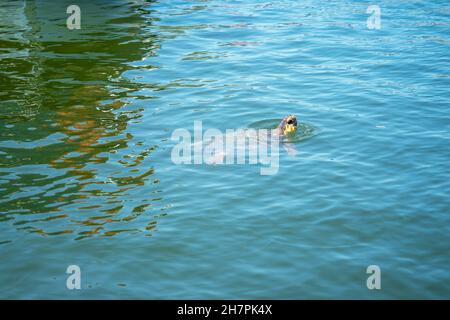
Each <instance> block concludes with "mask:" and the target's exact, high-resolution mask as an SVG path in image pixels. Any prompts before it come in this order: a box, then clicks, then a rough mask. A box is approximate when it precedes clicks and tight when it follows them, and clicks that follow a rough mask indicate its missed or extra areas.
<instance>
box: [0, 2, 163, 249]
mask: <svg viewBox="0 0 450 320" xmlns="http://www.w3.org/2000/svg"><path fill="white" fill-rule="evenodd" d="M69 4H71V3H70V2H69V1H60V2H58V3H55V2H54V1H48V2H47V1H17V2H11V3H10V4H8V5H5V6H2V17H10V18H9V19H4V20H2V23H1V25H0V31H2V32H1V33H0V44H1V48H2V50H1V52H0V57H1V64H0V77H1V79H2V81H1V90H0V101H1V102H0V104H1V111H0V122H1V129H0V164H1V172H0V199H1V206H2V213H0V223H2V224H8V225H10V226H12V227H15V228H16V229H17V230H22V231H25V232H29V233H35V234H39V235H43V236H57V235H71V236H72V237H74V239H76V240H79V239H83V238H86V237H93V236H108V237H109V236H115V235H118V234H123V233H130V232H131V233H135V232H142V233H144V234H149V233H151V232H153V231H154V228H155V225H156V221H157V220H158V219H159V218H160V217H161V216H163V215H165V209H166V207H165V206H164V205H163V204H162V202H163V201H162V200H163V197H162V196H161V195H160V193H161V189H160V183H159V180H158V179H157V177H156V171H157V170H156V168H155V164H154V163H153V162H152V159H151V157H152V153H154V152H155V151H156V150H157V149H158V144H157V141H155V140H153V141H151V139H149V140H148V141H147V140H145V141H143V140H142V139H141V140H139V139H138V138H136V137H134V135H133V133H132V132H133V129H132V128H131V127H130V123H131V122H136V121H139V118H140V117H141V116H142V114H141V113H142V109H141V108H137V107H134V106H133V103H132V102H133V99H135V98H136V97H138V98H139V99H143V98H145V99H152V98H154V97H152V96H150V95H146V96H143V95H142V93H139V94H137V91H138V90H141V88H142V85H141V84H139V83H137V82H134V81H132V80H130V79H129V78H126V77H124V76H123V73H124V72H126V71H130V70H133V69H136V68H141V67H140V66H133V64H132V63H133V62H135V61H141V60H143V59H144V58H145V57H146V56H151V55H156V49H157V48H158V47H159V41H160V40H159V39H158V36H157V35H156V34H153V33H152V32H151V31H149V30H150V29H149V28H148V27H150V26H151V24H152V17H151V9H149V8H150V7H148V6H146V7H144V6H142V5H140V4H139V2H138V3H135V4H125V3H122V2H120V1H118V2H116V1H112V2H96V1H92V2H83V9H84V10H83V20H82V21H83V22H82V29H81V30H77V31H69V30H68V29H67V28H66V26H65V19H66V17H67V15H66V12H65V10H66V8H67V6H68V5H69ZM147 68H148V69H151V68H156V66H147ZM170 85H171V84H169V85H159V84H154V85H149V86H148V87H149V88H151V89H159V90H164V89H165V88H166V87H167V86H170ZM135 93H136V94H135ZM9 241H11V239H2V242H1V243H8V242H9Z"/></svg>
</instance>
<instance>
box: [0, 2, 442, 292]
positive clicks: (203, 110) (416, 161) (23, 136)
mask: <svg viewBox="0 0 450 320" xmlns="http://www.w3.org/2000/svg"><path fill="white" fill-rule="evenodd" d="M71 2H72V1H65V0H64V1H58V2H55V1H43V0H42V1H39V0H37V1H2V2H1V4H0V59H1V60H0V107H1V109H0V125H1V126H0V166H1V167H0V208H1V209H0V212H1V213H0V256H1V263H0V284H1V285H0V298H8V299H9V298H50V299H60V298H69V299H71V298H76V299H79V298H88V299H92V298H97V299H109V298H140V299H147V298H148V299H167V298H188V299H198V298H205V299H208V298H210V299H218V298H236V299H244V298H245V299H247V298H272V299H281V298H286V299H310V298H326V299H328V298H339V299H355V298H358V299H359V298H362V299H380V298H401V299H403V298H424V299H431V298H438V299H444V298H445V299H448V298H450V270H449V268H450V216H449V215H450V200H449V192H450V182H449V177H450V166H449V164H448V163H449V162H448V161H449V159H450V148H449V143H450V130H449V129H450V108H449V107H450V105H449V102H448V97H449V93H450V56H449V52H450V51H449V49H450V5H449V4H448V2H447V1H377V2H376V3H368V2H360V1H327V2H325V1H320V2H318V1H294V0H291V1H287V0H286V1H273V2H270V1H255V0H250V1H219V0H212V1H192V0H190V1H170V2H169V1H154V2H148V3H144V2H142V1H133V2H127V1H121V0H116V1H97V0H96V1H78V5H79V6H80V8H81V12H82V19H81V30H68V29H67V28H66V17H67V14H66V8H67V6H68V5H69V4H72V3H71ZM369 4H376V5H378V6H379V7H380V8H381V28H380V29H379V30H377V29H368V27H367V23H366V21H367V18H368V17H369V14H367V13H366V10H367V7H368V5H369ZM288 114H296V115H297V117H298V120H299V122H301V123H302V124H303V128H309V129H311V131H309V133H308V139H299V141H296V142H295V143H294V144H293V145H294V148H295V150H296V152H297V153H296V155H295V156H290V155H289V154H288V153H287V152H285V151H283V150H281V151H280V160H279V161H280V165H279V170H278V173H277V174H276V175H273V176H262V175H260V171H259V169H260V167H259V166H257V165H216V166H208V165H175V164H173V162H172V161H171V157H170V155H171V150H172V147H173V146H174V144H175V142H174V141H172V140H171V139H170V137H171V134H172V132H173V130H175V129H177V128H186V129H188V130H192V128H193V123H194V121H196V120H201V121H202V122H203V126H204V127H205V128H218V129H220V130H225V129H227V128H247V127H252V126H256V127H258V125H261V124H265V123H268V124H269V123H270V124H271V125H272V124H273V122H274V121H275V122H276V121H277V120H276V119H278V120H279V119H281V118H283V117H284V116H286V115H288ZM274 119H275V120H274ZM72 264H75V265H78V266H79V267H80V269H81V287H82V289H81V290H68V289H67V288H66V279H67V277H68V275H67V274H66V268H67V267H68V266H69V265H72ZM369 265H378V266H379V267H380V269H381V290H369V289H368V288H367V286H366V279H367V277H368V276H369V275H368V274H366V268H367V267H368V266H369Z"/></svg>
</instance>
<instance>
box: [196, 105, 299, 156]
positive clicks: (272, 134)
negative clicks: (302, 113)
mask: <svg viewBox="0 0 450 320" xmlns="http://www.w3.org/2000/svg"><path fill="white" fill-rule="evenodd" d="M261 131H262V130H261V129H254V128H252V129H237V130H231V131H230V132H228V131H227V134H226V135H225V136H224V137H222V138H221V139H220V141H219V142H218V143H219V145H218V147H217V148H216V147H214V146H213V145H214V142H213V141H215V142H217V140H215V139H216V136H214V135H213V137H214V139H213V138H211V139H208V138H207V139H205V140H203V141H202V143H203V146H204V147H205V149H208V150H211V153H212V154H211V153H210V154H211V156H210V157H207V159H208V160H207V161H206V162H207V163H208V164H222V163H225V162H226V163H232V162H233V161H234V160H233V159H234V155H235V154H236V155H239V154H244V156H245V154H247V155H248V156H249V157H250V154H251V152H252V150H253V154H255V152H259V153H258V155H259V156H261V154H260V152H261V150H264V151H265V152H267V151H268V149H269V147H270V149H271V152H272V153H273V152H275V153H278V149H279V148H278V146H279V144H281V145H282V146H283V148H284V150H286V152H287V153H288V154H289V155H290V156H295V155H296V153H297V152H296V150H295V148H294V145H293V144H291V143H289V137H290V136H293V135H294V134H295V133H296V132H297V118H296V116H295V115H292V114H291V115H288V116H287V117H285V118H283V119H282V120H281V122H280V124H279V125H278V127H277V128H275V129H265V131H264V132H262V134H260V133H261ZM229 141H232V143H233V144H232V147H231V149H230V148H222V147H221V145H222V144H223V143H224V142H226V143H225V144H226V145H228V142H229ZM239 141H240V142H241V143H240V144H239ZM246 142H248V144H247V143H246ZM216 146H217V145H216ZM275 147H276V148H275ZM252 148H253V149H252ZM217 149H219V150H220V151H219V152H218V150H217ZM244 149H245V150H246V151H243V150H244ZM247 149H249V150H247ZM242 151H243V152H242ZM240 152H241V153H240ZM226 158H227V161H225V159H226ZM238 158H239V156H238ZM228 159H230V162H228V161H229V160H228ZM240 159H241V160H242V157H241V158H240ZM253 159H255V158H253ZM244 161H245V160H244ZM249 161H250V162H251V161H252V160H249ZM254 161H256V160H254ZM238 162H239V160H238Z"/></svg>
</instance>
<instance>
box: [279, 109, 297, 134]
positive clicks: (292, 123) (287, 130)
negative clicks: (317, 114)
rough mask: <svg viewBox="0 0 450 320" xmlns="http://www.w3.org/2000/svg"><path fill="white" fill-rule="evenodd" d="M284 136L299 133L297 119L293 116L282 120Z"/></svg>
mask: <svg viewBox="0 0 450 320" xmlns="http://www.w3.org/2000/svg"><path fill="white" fill-rule="evenodd" d="M279 128H280V129H281V132H282V134H283V135H289V134H292V133H294V132H296V131H297V118H296V117H295V116H294V115H293V114H291V115H288V116H287V117H286V118H284V119H283V120H281V123H280V125H279Z"/></svg>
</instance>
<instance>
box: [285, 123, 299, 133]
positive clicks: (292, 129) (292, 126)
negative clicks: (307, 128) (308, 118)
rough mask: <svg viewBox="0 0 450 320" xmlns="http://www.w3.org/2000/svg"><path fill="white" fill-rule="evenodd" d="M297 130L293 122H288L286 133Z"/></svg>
mask: <svg viewBox="0 0 450 320" xmlns="http://www.w3.org/2000/svg"><path fill="white" fill-rule="evenodd" d="M295 131H297V126H295V125H293V124H286V125H285V127H284V132H283V133H284V134H285V135H288V134H291V133H294V132H295Z"/></svg>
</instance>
